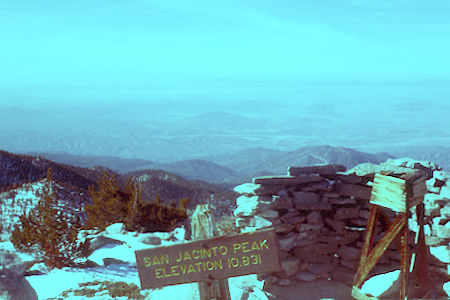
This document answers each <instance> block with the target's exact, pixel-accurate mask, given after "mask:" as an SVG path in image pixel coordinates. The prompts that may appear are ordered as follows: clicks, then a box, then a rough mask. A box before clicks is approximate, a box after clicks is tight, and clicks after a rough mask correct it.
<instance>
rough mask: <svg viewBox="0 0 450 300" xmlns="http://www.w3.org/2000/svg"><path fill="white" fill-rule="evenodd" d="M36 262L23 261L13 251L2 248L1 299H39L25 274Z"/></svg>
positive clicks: (0, 263) (0, 261)
mask: <svg viewBox="0 0 450 300" xmlns="http://www.w3.org/2000/svg"><path fill="white" fill-rule="evenodd" d="M34 263H35V262H23V261H21V260H20V259H19V258H18V257H17V255H15V254H14V253H13V252H11V251H8V250H5V249H0V299H5V300H16V299H17V300H37V299H38V296H37V293H36V291H35V290H34V289H33V287H32V286H31V285H30V283H29V282H28V281H27V280H26V279H25V275H24V274H25V272H26V270H27V269H28V268H30V267H31V266H32V265H33V264H34Z"/></svg>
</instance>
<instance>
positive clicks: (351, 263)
mask: <svg viewBox="0 0 450 300" xmlns="http://www.w3.org/2000/svg"><path fill="white" fill-rule="evenodd" d="M339 264H340V265H341V266H343V267H346V268H348V269H351V270H355V271H356V270H357V269H358V266H359V261H356V260H345V259H341V260H340V261H339Z"/></svg>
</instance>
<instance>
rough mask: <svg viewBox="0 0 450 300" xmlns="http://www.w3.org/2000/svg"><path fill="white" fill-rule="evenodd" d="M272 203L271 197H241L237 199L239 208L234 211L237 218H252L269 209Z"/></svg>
mask: <svg viewBox="0 0 450 300" xmlns="http://www.w3.org/2000/svg"><path fill="white" fill-rule="evenodd" d="M271 202H272V197H269V196H240V197H239V198H237V199H236V205H237V208H236V209H235V210H234V211H233V214H234V215H235V216H236V217H248V216H252V215H254V214H256V213H258V212H260V211H262V210H265V209H268V208H269V207H270V204H271Z"/></svg>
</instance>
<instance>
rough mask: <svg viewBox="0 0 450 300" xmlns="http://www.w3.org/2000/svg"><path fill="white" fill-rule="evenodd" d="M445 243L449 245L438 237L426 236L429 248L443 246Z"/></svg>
mask: <svg viewBox="0 0 450 300" xmlns="http://www.w3.org/2000/svg"><path fill="white" fill-rule="evenodd" d="M444 243H448V242H446V241H445V240H442V239H440V238H438V237H437V236H428V235H425V244H426V245H427V246H439V245H443V244H444Z"/></svg>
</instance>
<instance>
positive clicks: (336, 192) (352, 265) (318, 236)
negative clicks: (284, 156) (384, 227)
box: [234, 159, 450, 285]
mask: <svg viewBox="0 0 450 300" xmlns="http://www.w3.org/2000/svg"><path fill="white" fill-rule="evenodd" d="M398 167H406V168H413V169H421V170H423V171H425V172H426V173H427V174H428V175H429V176H428V177H429V179H428V181H427V189H428V193H427V194H426V196H425V215H426V220H425V222H426V224H427V226H426V231H425V233H426V235H427V237H426V242H427V244H428V245H429V246H430V251H431V253H432V254H433V256H435V257H432V258H431V259H429V261H430V262H429V263H430V264H431V265H430V268H431V269H433V270H434V271H436V272H438V273H441V275H444V277H445V276H448V273H447V272H448V271H447V270H448V269H447V268H448V263H449V261H448V259H449V252H450V249H449V246H448V244H449V241H450V236H449V230H450V227H449V226H450V222H448V221H449V219H450V216H449V213H448V212H449V209H450V201H449V199H450V193H449V191H450V180H449V178H450V174H448V173H446V172H443V171H442V170H441V169H440V168H439V167H438V166H436V165H435V164H432V163H429V162H423V161H414V160H411V159H397V160H388V161H387V162H385V163H382V164H380V165H374V164H362V165H359V166H357V167H355V168H354V169H351V170H348V171H346V170H345V167H344V166H340V165H324V166H313V167H290V168H289V170H288V175H282V176H264V177H257V178H254V179H253V183H246V184H242V185H240V186H237V187H236V188H235V189H234V190H235V191H236V192H237V193H239V194H241V196H240V197H239V198H238V199H237V200H236V204H237V208H236V210H235V211H234V214H235V216H236V217H237V220H236V226H237V227H238V228H240V230H241V232H248V231H253V230H255V229H261V228H268V227H273V228H274V229H275V230H276V232H277V235H278V238H279V243H280V256H281V260H282V269H283V270H282V272H280V273H278V274H272V275H271V276H266V277H265V278H266V279H267V280H270V281H271V282H273V283H276V284H278V285H293V284H295V282H296V281H312V280H315V279H317V278H331V279H334V280H338V281H342V282H345V283H348V284H350V283H352V281H353V277H354V274H355V272H356V269H357V267H358V265H359V260H360V254H361V248H362V246H363V241H364V234H365V228H366V225H367V219H368V217H369V207H368V202H369V199H370V194H371V184H372V180H373V178H374V174H375V173H377V172H380V171H386V170H396V169H398ZM386 213H387V214H388V216H390V217H394V212H393V211H390V210H386ZM410 223H411V225H410V226H411V228H412V230H416V229H417V228H418V227H417V223H416V220H415V219H414V218H413V219H411V221H410ZM413 224H414V225H413ZM379 237H380V236H379ZM379 237H378V238H379ZM437 253H439V254H437ZM399 262H400V253H399V251H398V250H397V249H396V248H395V246H394V245H392V246H390V247H389V248H388V250H387V252H386V253H385V255H383V257H382V258H381V259H380V261H379V263H378V264H377V267H376V268H377V269H376V270H375V272H379V273H381V272H385V271H387V270H388V271H389V270H394V269H396V268H398V266H399Z"/></svg>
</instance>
